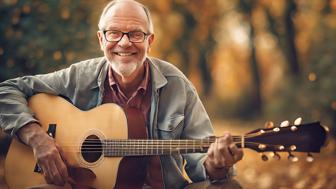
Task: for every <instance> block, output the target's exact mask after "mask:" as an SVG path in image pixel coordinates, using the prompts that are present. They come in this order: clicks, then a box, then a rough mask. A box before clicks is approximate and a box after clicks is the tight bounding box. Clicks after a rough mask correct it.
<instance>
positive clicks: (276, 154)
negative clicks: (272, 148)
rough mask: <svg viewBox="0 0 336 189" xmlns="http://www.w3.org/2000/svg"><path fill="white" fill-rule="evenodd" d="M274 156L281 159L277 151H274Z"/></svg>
mask: <svg viewBox="0 0 336 189" xmlns="http://www.w3.org/2000/svg"><path fill="white" fill-rule="evenodd" d="M273 158H274V159H275V160H280V159H281V157H280V155H279V154H278V153H276V152H274V155H273Z"/></svg>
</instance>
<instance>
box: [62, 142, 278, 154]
mask: <svg viewBox="0 0 336 189" xmlns="http://www.w3.org/2000/svg"><path fill="white" fill-rule="evenodd" d="M246 144H249V145H255V146H256V145H258V143H254V142H246ZM271 146H277V145H271ZM207 149H208V147H203V149H200V148H199V149H195V150H200V151H201V152H204V153H206V152H205V150H207ZM95 150H97V151H92V150H90V151H85V152H83V153H85V154H88V153H104V152H105V153H107V155H110V154H111V156H113V155H115V156H116V157H118V154H119V155H120V154H121V155H124V156H127V155H129V156H132V155H151V154H153V155H157V154H171V153H190V152H192V150H193V149H175V150H173V151H171V149H169V148H164V149H158V150H156V149H155V150H152V149H146V148H144V149H132V148H124V149H118V150H113V149H112V150H109V151H104V150H103V149H102V148H99V149H95ZM136 150H138V151H136ZM188 150H189V151H188ZM63 151H65V152H73V151H75V152H77V153H82V152H81V151H80V150H78V149H77V150H69V149H64V150H63ZM200 151H196V153H198V152H200ZM149 152H151V153H149ZM155 152H156V153H155Z"/></svg>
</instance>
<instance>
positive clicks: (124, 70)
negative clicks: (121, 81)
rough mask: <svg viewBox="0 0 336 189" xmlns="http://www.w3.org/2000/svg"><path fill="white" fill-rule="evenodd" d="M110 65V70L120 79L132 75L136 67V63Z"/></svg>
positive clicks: (113, 63)
mask: <svg viewBox="0 0 336 189" xmlns="http://www.w3.org/2000/svg"><path fill="white" fill-rule="evenodd" d="M111 65H112V69H113V70H114V71H115V72H117V74H119V75H121V76H122V77H129V76H130V75H131V74H132V73H134V71H135V70H136V69H137V66H138V65H137V63H136V62H129V63H127V64H123V63H119V62H111Z"/></svg>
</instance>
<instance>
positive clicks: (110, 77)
mask: <svg viewBox="0 0 336 189" xmlns="http://www.w3.org/2000/svg"><path fill="white" fill-rule="evenodd" d="M144 66H145V77H144V79H143V80H142V81H141V83H140V85H139V86H138V88H137V90H136V92H137V91H143V94H145V93H146V92H147V89H148V85H149V82H150V69H149V63H148V59H146V60H145V62H144ZM108 80H109V85H110V87H111V89H112V90H114V91H116V90H118V91H119V92H122V91H121V90H120V86H119V84H118V82H117V80H116V79H115V76H114V72H113V69H112V66H109V68H108Z"/></svg>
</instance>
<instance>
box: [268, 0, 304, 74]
mask: <svg viewBox="0 0 336 189" xmlns="http://www.w3.org/2000/svg"><path fill="white" fill-rule="evenodd" d="M264 9H265V12H266V14H267V18H268V22H269V23H268V24H269V30H270V31H271V32H272V33H273V34H274V35H275V36H276V37H277V38H278V39H279V40H278V41H279V45H280V48H281V50H282V52H283V53H284V56H285V57H286V59H287V63H288V68H289V72H290V73H291V76H293V77H298V76H299V73H300V66H299V60H298V53H297V47H296V43H295V40H296V30H295V24H294V21H293V19H294V16H295V14H296V12H297V5H296V2H295V1H292V0H286V1H285V8H284V10H283V13H282V15H281V16H279V17H278V16H276V15H274V14H273V13H272V12H271V9H270V7H269V6H264Z"/></svg>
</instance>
